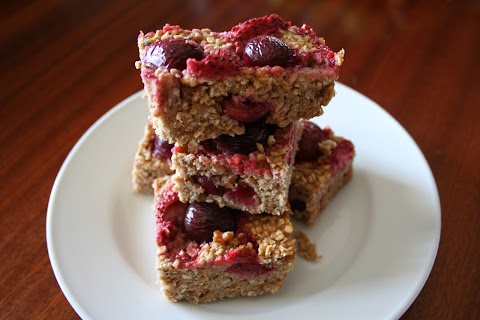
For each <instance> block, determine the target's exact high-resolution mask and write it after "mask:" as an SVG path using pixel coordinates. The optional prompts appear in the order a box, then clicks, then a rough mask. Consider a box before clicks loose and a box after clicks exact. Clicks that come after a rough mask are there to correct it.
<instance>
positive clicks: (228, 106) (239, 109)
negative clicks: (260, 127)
mask: <svg viewBox="0 0 480 320" xmlns="http://www.w3.org/2000/svg"><path fill="white" fill-rule="evenodd" d="M222 107H223V112H225V114H227V115H229V116H230V117H232V118H233V119H235V120H237V121H238V122H240V123H251V122H255V121H257V120H260V119H262V118H263V117H265V116H266V115H267V114H268V113H269V112H270V110H271V107H270V105H268V104H267V103H265V102H257V101H252V100H249V99H246V100H243V101H242V100H241V99H240V98H239V97H236V96H232V97H228V98H225V99H224V100H223V101H222Z"/></svg>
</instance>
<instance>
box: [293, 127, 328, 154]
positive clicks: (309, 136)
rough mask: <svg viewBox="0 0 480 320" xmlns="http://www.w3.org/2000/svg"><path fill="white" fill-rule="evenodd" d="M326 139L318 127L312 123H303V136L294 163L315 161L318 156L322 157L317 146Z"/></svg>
mask: <svg viewBox="0 0 480 320" xmlns="http://www.w3.org/2000/svg"><path fill="white" fill-rule="evenodd" d="M326 139H328V136H327V135H326V134H325V133H324V132H323V131H322V129H321V128H320V127H319V126H317V125H316V124H315V123H313V122H310V121H305V122H304V129H303V134H302V138H301V140H300V143H299V148H298V152H297V156H296V157H295V161H297V162H306V161H315V160H316V159H317V158H318V157H319V156H321V155H322V152H321V151H320V149H319V147H318V144H319V143H320V142H322V141H324V140H326Z"/></svg>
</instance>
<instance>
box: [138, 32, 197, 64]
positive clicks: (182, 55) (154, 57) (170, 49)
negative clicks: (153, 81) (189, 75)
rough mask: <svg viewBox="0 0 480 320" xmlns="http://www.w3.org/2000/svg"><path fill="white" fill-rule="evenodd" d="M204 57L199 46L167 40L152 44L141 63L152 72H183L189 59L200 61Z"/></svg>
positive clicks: (178, 40) (177, 40)
mask: <svg viewBox="0 0 480 320" xmlns="http://www.w3.org/2000/svg"><path fill="white" fill-rule="evenodd" d="M204 56H205V55H204V53H203V49H202V48H201V47H200V46H198V45H196V44H194V43H192V42H188V41H186V40H182V39H173V38H168V39H164V40H158V41H156V42H154V43H152V44H151V45H150V46H149V47H148V48H147V50H146V52H145V57H144V58H143V63H144V64H145V66H147V67H149V68H151V69H154V70H156V69H157V68H161V69H163V70H170V69H177V70H185V69H186V68H187V60H188V59H189V58H191V59H195V60H202V59H203V58H204Z"/></svg>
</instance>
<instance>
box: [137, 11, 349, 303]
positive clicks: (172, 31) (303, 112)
mask: <svg viewBox="0 0 480 320" xmlns="http://www.w3.org/2000/svg"><path fill="white" fill-rule="evenodd" d="M138 46H139V51H140V60H139V61H138V62H137V64H136V66H137V68H139V69H140V70H141V77H142V81H143V83H144V85H145V91H146V95H147V98H148V104H149V108H150V111H151V112H150V117H149V120H148V124H147V126H146V128H145V134H144V137H143V138H142V141H141V142H140V147H139V150H138V152H137V155H136V158H135V164H134V171H133V177H134V181H133V182H134V190H135V191H139V192H151V191H152V190H153V192H154V194H155V197H154V210H155V214H156V231H157V239H156V241H157V247H158V261H157V270H158V275H159V279H160V280H161V281H162V284H163V291H164V294H165V296H166V297H167V298H168V299H170V300H173V301H181V300H186V301H189V302H192V303H198V302H209V301H214V300H219V299H223V298H225V297H237V296H256V295H260V294H264V293H267V292H276V291H277V290H278V289H279V288H280V287H281V285H282V282H283V280H284V279H285V277H286V275H287V273H288V272H289V271H290V270H291V269H292V267H293V262H294V259H295V249H294V240H293V239H292V238H291V234H292V231H293V227H292V224H291V222H290V215H291V210H290V205H289V195H290V201H291V202H292V204H294V207H295V211H296V212H298V213H296V215H298V216H299V217H300V218H301V219H303V220H304V221H306V222H308V223H311V222H313V221H314V219H315V217H316V216H318V214H319V212H320V211H321V208H323V206H324V205H325V204H326V202H328V199H329V198H331V196H333V194H334V193H335V192H336V190H338V189H339V188H340V187H341V186H342V185H343V184H344V183H345V182H346V181H347V180H348V178H349V177H350V175H351V160H352V159H353V154H354V151H353V145H351V143H350V142H349V141H348V140H345V139H342V138H339V137H336V136H334V135H333V132H331V130H329V129H323V130H322V129H320V128H318V127H316V126H315V125H314V124H313V123H311V122H308V121H304V120H302V119H309V118H311V117H314V116H317V115H321V114H322V113H323V109H322V108H323V107H324V106H325V105H327V104H328V102H329V101H330V100H331V98H332V97H333V95H334V90H333V87H334V81H335V80H336V79H337V78H338V69H339V66H340V65H341V63H342V60H343V51H341V52H339V53H334V52H332V51H331V50H330V49H329V48H328V47H327V46H326V45H325V42H324V40H323V39H322V38H319V37H317V36H316V34H315V32H314V31H313V30H312V29H311V28H310V27H308V26H305V25H304V26H301V27H298V26H293V25H292V24H291V23H289V22H286V21H284V20H283V19H282V18H280V17H279V16H278V15H269V16H265V17H262V18H256V19H251V20H248V21H246V22H243V23H241V24H239V25H237V26H235V27H233V28H232V29H231V30H230V31H227V32H213V31H211V30H209V29H201V30H200V29H193V30H184V29H181V28H180V27H178V26H171V25H165V26H164V27H163V29H162V30H157V31H156V32H151V33H147V34H143V33H141V34H140V36H139V38H138ZM304 130H305V132H307V133H308V135H305V134H303V137H302V133H303V132H304ZM312 132H313V133H312ZM319 132H321V134H320V133H319ZM312 136H313V138H312ZM315 139H317V140H315ZM300 140H301V142H300V153H302V154H303V155H301V156H300V155H299V156H298V157H296V155H297V151H298V149H299V141H300ZM312 144H313V145H314V149H315V150H316V151H314V152H312V151H311V150H309V148H310V146H311V145H312ZM347 144H349V145H348V146H346V145H347ZM302 148H303V149H305V148H306V149H305V150H302ZM296 158H297V159H300V163H301V165H300V167H302V168H303V169H301V170H299V171H298V172H296V173H294V166H298V164H295V159H296ZM320 169H321V170H323V171H322V176H325V177H327V176H328V177H327V178H326V179H327V180H328V183H327V181H326V180H325V179H324V180H323V183H322V185H321V187H322V188H323V189H322V190H319V192H322V193H323V194H321V195H320V196H322V197H323V195H325V197H324V198H325V201H323V203H314V202H312V201H310V200H311V199H310V198H308V195H311V194H312V192H311V191H312V190H310V191H308V190H303V189H302V188H301V187H302V186H304V185H306V184H309V186H310V187H311V186H314V185H315V184H313V183H310V182H311V181H310V180H312V179H313V178H312V177H311V175H312V174H315V172H314V171H312V170H320ZM296 170H297V169H296ZM327 173H328V174H327ZM292 175H293V176H294V177H295V176H297V179H296V181H297V186H296V185H294V184H292V185H291V182H292ZM293 181H294V182H295V180H293ZM326 184H328V187H325V185H326ZM317 185H318V183H317ZM289 190H290V192H289ZM292 196H293V197H292ZM309 212H310V213H309ZM307 216H308V217H307Z"/></svg>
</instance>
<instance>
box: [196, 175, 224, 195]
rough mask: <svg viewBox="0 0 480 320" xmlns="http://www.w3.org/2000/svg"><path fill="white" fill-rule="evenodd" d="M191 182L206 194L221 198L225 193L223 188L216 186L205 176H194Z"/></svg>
mask: <svg viewBox="0 0 480 320" xmlns="http://www.w3.org/2000/svg"><path fill="white" fill-rule="evenodd" d="M193 181H195V182H196V183H197V184H199V185H200V186H201V187H202V188H203V189H204V190H205V192H206V193H208V194H213V195H217V196H221V195H223V194H225V192H226V189H225V188H224V187H222V186H217V185H216V184H215V182H213V181H212V179H210V178H209V177H207V176H194V177H193Z"/></svg>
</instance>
